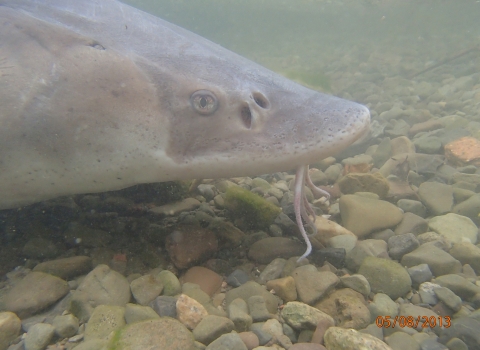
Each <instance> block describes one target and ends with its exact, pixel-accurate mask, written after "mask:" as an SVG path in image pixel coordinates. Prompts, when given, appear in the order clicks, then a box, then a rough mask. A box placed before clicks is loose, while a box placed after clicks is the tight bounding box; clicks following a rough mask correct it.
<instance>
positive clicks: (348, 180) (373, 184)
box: [338, 172, 389, 198]
mask: <svg viewBox="0 0 480 350" xmlns="http://www.w3.org/2000/svg"><path fill="white" fill-rule="evenodd" d="M338 186H339V187H340V191H342V193H343V194H354V193H356V192H373V193H376V194H378V196H379V197H380V198H385V197H386V196H387V194H388V189H389V184H388V181H387V179H385V178H384V177H383V175H382V174H380V173H378V172H377V173H373V174H371V173H366V174H361V173H350V174H347V175H346V176H344V177H343V178H342V179H340V181H339V182H338Z"/></svg>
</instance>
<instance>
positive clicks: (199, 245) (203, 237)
mask: <svg viewBox="0 0 480 350" xmlns="http://www.w3.org/2000/svg"><path fill="white" fill-rule="evenodd" d="M165 249H166V250H167V252H168V255H169V256H170V259H171V260H172V262H173V263H174V264H175V266H176V267H177V268H179V269H186V268H188V267H190V266H192V265H195V264H198V263H201V262H203V261H205V260H207V259H208V258H209V257H210V256H211V255H212V254H213V253H215V252H216V251H217V249H218V240H217V237H216V235H215V233H214V232H213V231H211V230H208V229H204V228H200V227H197V226H193V225H184V226H176V229H175V231H173V232H172V233H171V234H170V235H169V236H168V237H167V239H166V241H165Z"/></svg>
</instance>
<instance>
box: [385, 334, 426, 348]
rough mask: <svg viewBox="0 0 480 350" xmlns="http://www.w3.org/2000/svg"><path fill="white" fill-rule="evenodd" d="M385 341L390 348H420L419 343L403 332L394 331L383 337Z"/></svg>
mask: <svg viewBox="0 0 480 350" xmlns="http://www.w3.org/2000/svg"><path fill="white" fill-rule="evenodd" d="M385 342H386V343H387V344H388V345H389V346H390V347H391V348H392V350H403V349H408V350H420V344H418V343H417V342H416V340H415V339H414V338H413V337H412V336H411V335H409V334H407V333H404V332H395V333H393V334H392V335H390V336H388V337H387V338H386V339H385Z"/></svg>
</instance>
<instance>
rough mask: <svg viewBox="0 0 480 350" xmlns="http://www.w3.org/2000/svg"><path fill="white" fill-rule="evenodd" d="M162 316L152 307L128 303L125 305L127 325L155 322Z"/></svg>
mask: <svg viewBox="0 0 480 350" xmlns="http://www.w3.org/2000/svg"><path fill="white" fill-rule="evenodd" d="M157 318H160V316H159V315H158V314H157V313H156V312H155V311H154V310H153V309H152V308H151V307H150V306H142V305H137V304H132V303H128V304H127V305H125V322H127V324H131V323H135V322H141V321H146V320H154V319H157Z"/></svg>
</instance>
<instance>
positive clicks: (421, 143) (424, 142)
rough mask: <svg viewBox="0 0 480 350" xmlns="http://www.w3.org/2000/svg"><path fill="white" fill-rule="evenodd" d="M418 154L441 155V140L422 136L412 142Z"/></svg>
mask: <svg viewBox="0 0 480 350" xmlns="http://www.w3.org/2000/svg"><path fill="white" fill-rule="evenodd" d="M413 144H414V145H415V148H416V150H417V152H418V153H426V154H437V153H442V152H441V151H442V140H441V139H440V138H438V137H436V136H430V135H422V136H421V137H418V138H416V139H415V140H414V141H413Z"/></svg>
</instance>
